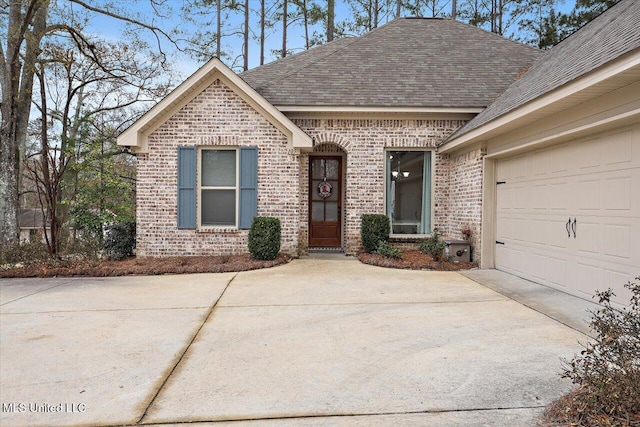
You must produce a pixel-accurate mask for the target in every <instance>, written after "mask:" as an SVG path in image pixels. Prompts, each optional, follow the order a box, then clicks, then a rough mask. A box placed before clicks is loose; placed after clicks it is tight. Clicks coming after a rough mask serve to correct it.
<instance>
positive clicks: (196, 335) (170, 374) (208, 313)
mask: <svg viewBox="0 0 640 427" xmlns="http://www.w3.org/2000/svg"><path fill="white" fill-rule="evenodd" d="M238 274H239V273H236V274H234V275H233V277H232V278H231V279H230V280H229V282H228V283H227V285H226V286H225V287H224V290H223V291H222V293H220V295H219V296H218V298H217V299H216V301H215V302H214V303H213V305H212V306H211V307H210V308H209V311H208V312H207V314H206V315H205V316H204V321H203V322H202V324H200V326H199V327H198V329H197V330H196V331H195V333H194V334H193V336H192V337H191V339H190V340H189V342H188V343H187V345H186V346H185V348H184V350H183V351H182V353H180V355H179V356H178V357H177V359H176V361H175V363H174V364H173V366H172V367H171V370H170V371H169V373H168V374H167V376H166V377H165V379H164V381H162V384H160V387H158V389H157V390H156V392H155V393H154V395H153V397H152V398H151V400H150V401H149V404H148V405H147V406H146V408H145V410H144V412H143V413H142V416H141V417H140V418H139V419H138V422H137V423H136V425H139V424H140V423H142V420H143V419H144V418H145V417H146V416H147V413H148V412H149V409H150V408H151V406H153V403H154V402H155V401H156V399H157V398H158V396H159V395H160V392H161V391H162V390H163V389H164V387H165V385H166V384H167V383H168V382H169V379H170V378H171V376H172V375H173V373H174V372H175V370H176V369H177V368H178V366H179V365H180V363H182V360H183V359H184V357H185V355H186V354H187V352H188V351H189V349H190V348H191V346H192V345H193V343H194V342H195V341H196V339H197V338H198V335H199V334H200V331H201V330H202V328H203V327H204V325H206V324H207V322H209V319H211V316H212V314H213V312H214V310H215V309H216V307H217V305H218V302H220V300H221V299H222V296H223V295H224V294H225V292H227V289H228V288H229V286H230V285H231V283H232V282H233V281H234V279H235V278H236V276H238Z"/></svg>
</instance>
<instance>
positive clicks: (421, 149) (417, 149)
mask: <svg viewBox="0 0 640 427" xmlns="http://www.w3.org/2000/svg"><path fill="white" fill-rule="evenodd" d="M390 151H402V152H409V151H413V152H421V153H426V152H430V153H431V154H430V156H429V160H430V163H431V167H430V171H431V176H430V177H429V183H430V188H429V192H430V195H429V200H430V201H431V203H430V205H429V217H430V220H429V226H430V228H431V230H433V228H434V221H435V209H434V208H433V207H434V206H435V204H434V194H435V173H436V169H435V167H436V149H435V148H432V147H408V148H407V147H385V149H384V157H383V161H384V173H383V176H382V182H383V185H384V214H385V215H387V216H389V214H388V212H387V198H388V197H389V194H388V192H387V173H388V172H389V171H388V170H387V163H388V162H387V153H389V152H390ZM423 173H424V165H423ZM423 180H424V175H423ZM424 194H425V189H424V188H423V189H422V197H423V200H424ZM423 204H424V202H423ZM423 209H424V206H423ZM389 225H390V226H391V230H390V233H389V237H391V238H396V239H402V238H406V239H421V238H422V239H424V238H426V237H429V236H431V234H432V233H426V234H425V233H420V234H394V233H393V220H392V219H391V217H389Z"/></svg>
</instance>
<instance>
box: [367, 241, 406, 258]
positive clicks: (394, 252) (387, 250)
mask: <svg viewBox="0 0 640 427" xmlns="http://www.w3.org/2000/svg"><path fill="white" fill-rule="evenodd" d="M373 253H374V254H378V255H382V256H383V257H385V258H394V259H399V258H400V257H401V256H402V253H401V252H400V250H399V249H398V248H396V247H395V246H393V245H392V244H391V243H389V242H387V241H386V240H380V241H379V242H378V247H377V249H376V250H375V251H373Z"/></svg>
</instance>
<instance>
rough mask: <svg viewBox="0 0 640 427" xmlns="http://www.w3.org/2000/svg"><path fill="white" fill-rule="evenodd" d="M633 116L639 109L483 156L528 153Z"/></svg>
mask: <svg viewBox="0 0 640 427" xmlns="http://www.w3.org/2000/svg"><path fill="white" fill-rule="evenodd" d="M634 116H640V108H636V109H635V110H631V111H627V112H625V113H621V114H618V115H616V116H613V117H607V118H605V119H602V120H598V121H596V122H591V123H587V124H586V125H583V126H578V127H575V128H572V129H569V130H566V131H564V132H559V133H556V134H553V135H549V136H547V137H544V138H538V139H536V140H534V141H530V142H527V143H525V144H521V145H518V146H516V147H509V148H505V149H503V150H500V151H496V152H494V153H491V154H487V155H486V156H485V158H487V159H492V158H496V157H504V156H505V155H508V154H511V153H514V154H515V153H516V152H520V151H530V150H532V149H534V148H535V147H536V146H538V145H542V144H545V143H551V142H552V141H555V140H559V139H562V140H567V139H573V137H574V135H575V137H576V138H577V137H579V134H581V133H583V132H587V131H593V130H598V128H601V127H603V126H606V125H609V124H613V123H616V122H619V121H621V120H624V119H629V118H632V117H634ZM576 134H578V135H576Z"/></svg>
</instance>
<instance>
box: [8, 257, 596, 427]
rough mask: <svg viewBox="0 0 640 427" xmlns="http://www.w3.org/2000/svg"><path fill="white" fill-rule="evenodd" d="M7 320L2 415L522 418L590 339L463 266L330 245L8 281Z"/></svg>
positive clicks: (349, 420) (376, 420)
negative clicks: (383, 264)
mask: <svg viewBox="0 0 640 427" xmlns="http://www.w3.org/2000/svg"><path fill="white" fill-rule="evenodd" d="M0 320H1V322H0V359H1V363H0V401H1V403H2V411H1V413H0V424H2V425H3V426H18V425H24V426H32V425H134V424H161V425H170V424H172V423H176V424H177V423H185V422H202V423H205V424H208V423H213V422H220V424H222V425H227V424H233V425H236V424H237V423H234V422H232V421H236V420H240V421H242V422H240V424H243V425H244V424H250V425H253V424H256V425H259V426H261V425H265V426H270V425H274V426H275V425H305V426H316V425H323V426H324V425H336V426H342V425H362V426H370V425H380V426H383V425H390V424H397V425H403V426H404V425H416V426H425V425H426V426H430V425H433V426H460V425H473V426H477V425H497V426H498V425H510V426H517V425H522V426H529V425H533V424H535V420H536V417H538V416H539V414H540V413H541V411H542V409H543V408H544V406H545V405H546V404H548V403H549V402H550V401H551V400H553V399H554V398H556V397H558V396H560V395H561V394H563V393H564V392H566V391H567V390H568V389H569V388H570V384H569V383H568V382H567V381H565V380H561V379H560V378H559V376H558V372H559V371H560V369H561V361H560V358H561V357H571V356H572V355H573V354H574V353H575V352H577V351H579V350H580V346H579V345H578V341H585V340H586V339H587V337H586V336H585V335H583V334H582V333H580V332H578V331H576V330H574V329H571V328H569V327H567V326H565V325H563V324H561V323H559V322H557V321H555V320H553V319H552V318H549V317H548V316H545V315H543V314H540V313H538V312H536V311H534V310H532V309H530V308H527V307H525V306H523V305H521V304H519V303H517V302H515V301H513V300H511V299H509V298H507V297H505V296H503V295H501V294H499V293H497V292H495V291H493V290H491V289H489V288H487V287H484V286H481V285H479V284H477V283H476V282H474V281H472V280H471V279H469V278H466V277H464V276H462V275H460V274H457V273H451V272H423V271H404V270H390V269H383V268H378V267H371V266H366V265H362V264H360V263H359V262H358V261H356V260H353V259H349V258H345V257H340V258H337V257H322V256H317V257H310V258H306V259H301V260H296V261H293V262H291V263H290V264H287V265H285V266H281V267H276V268H272V269H267V270H260V271H254V272H245V273H239V274H235V273H226V274H198V275H181V276H159V277H126V278H73V279H37V280H24V279H10V280H3V281H2V282H0ZM59 411H60V412H59ZM216 425H219V424H216Z"/></svg>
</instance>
